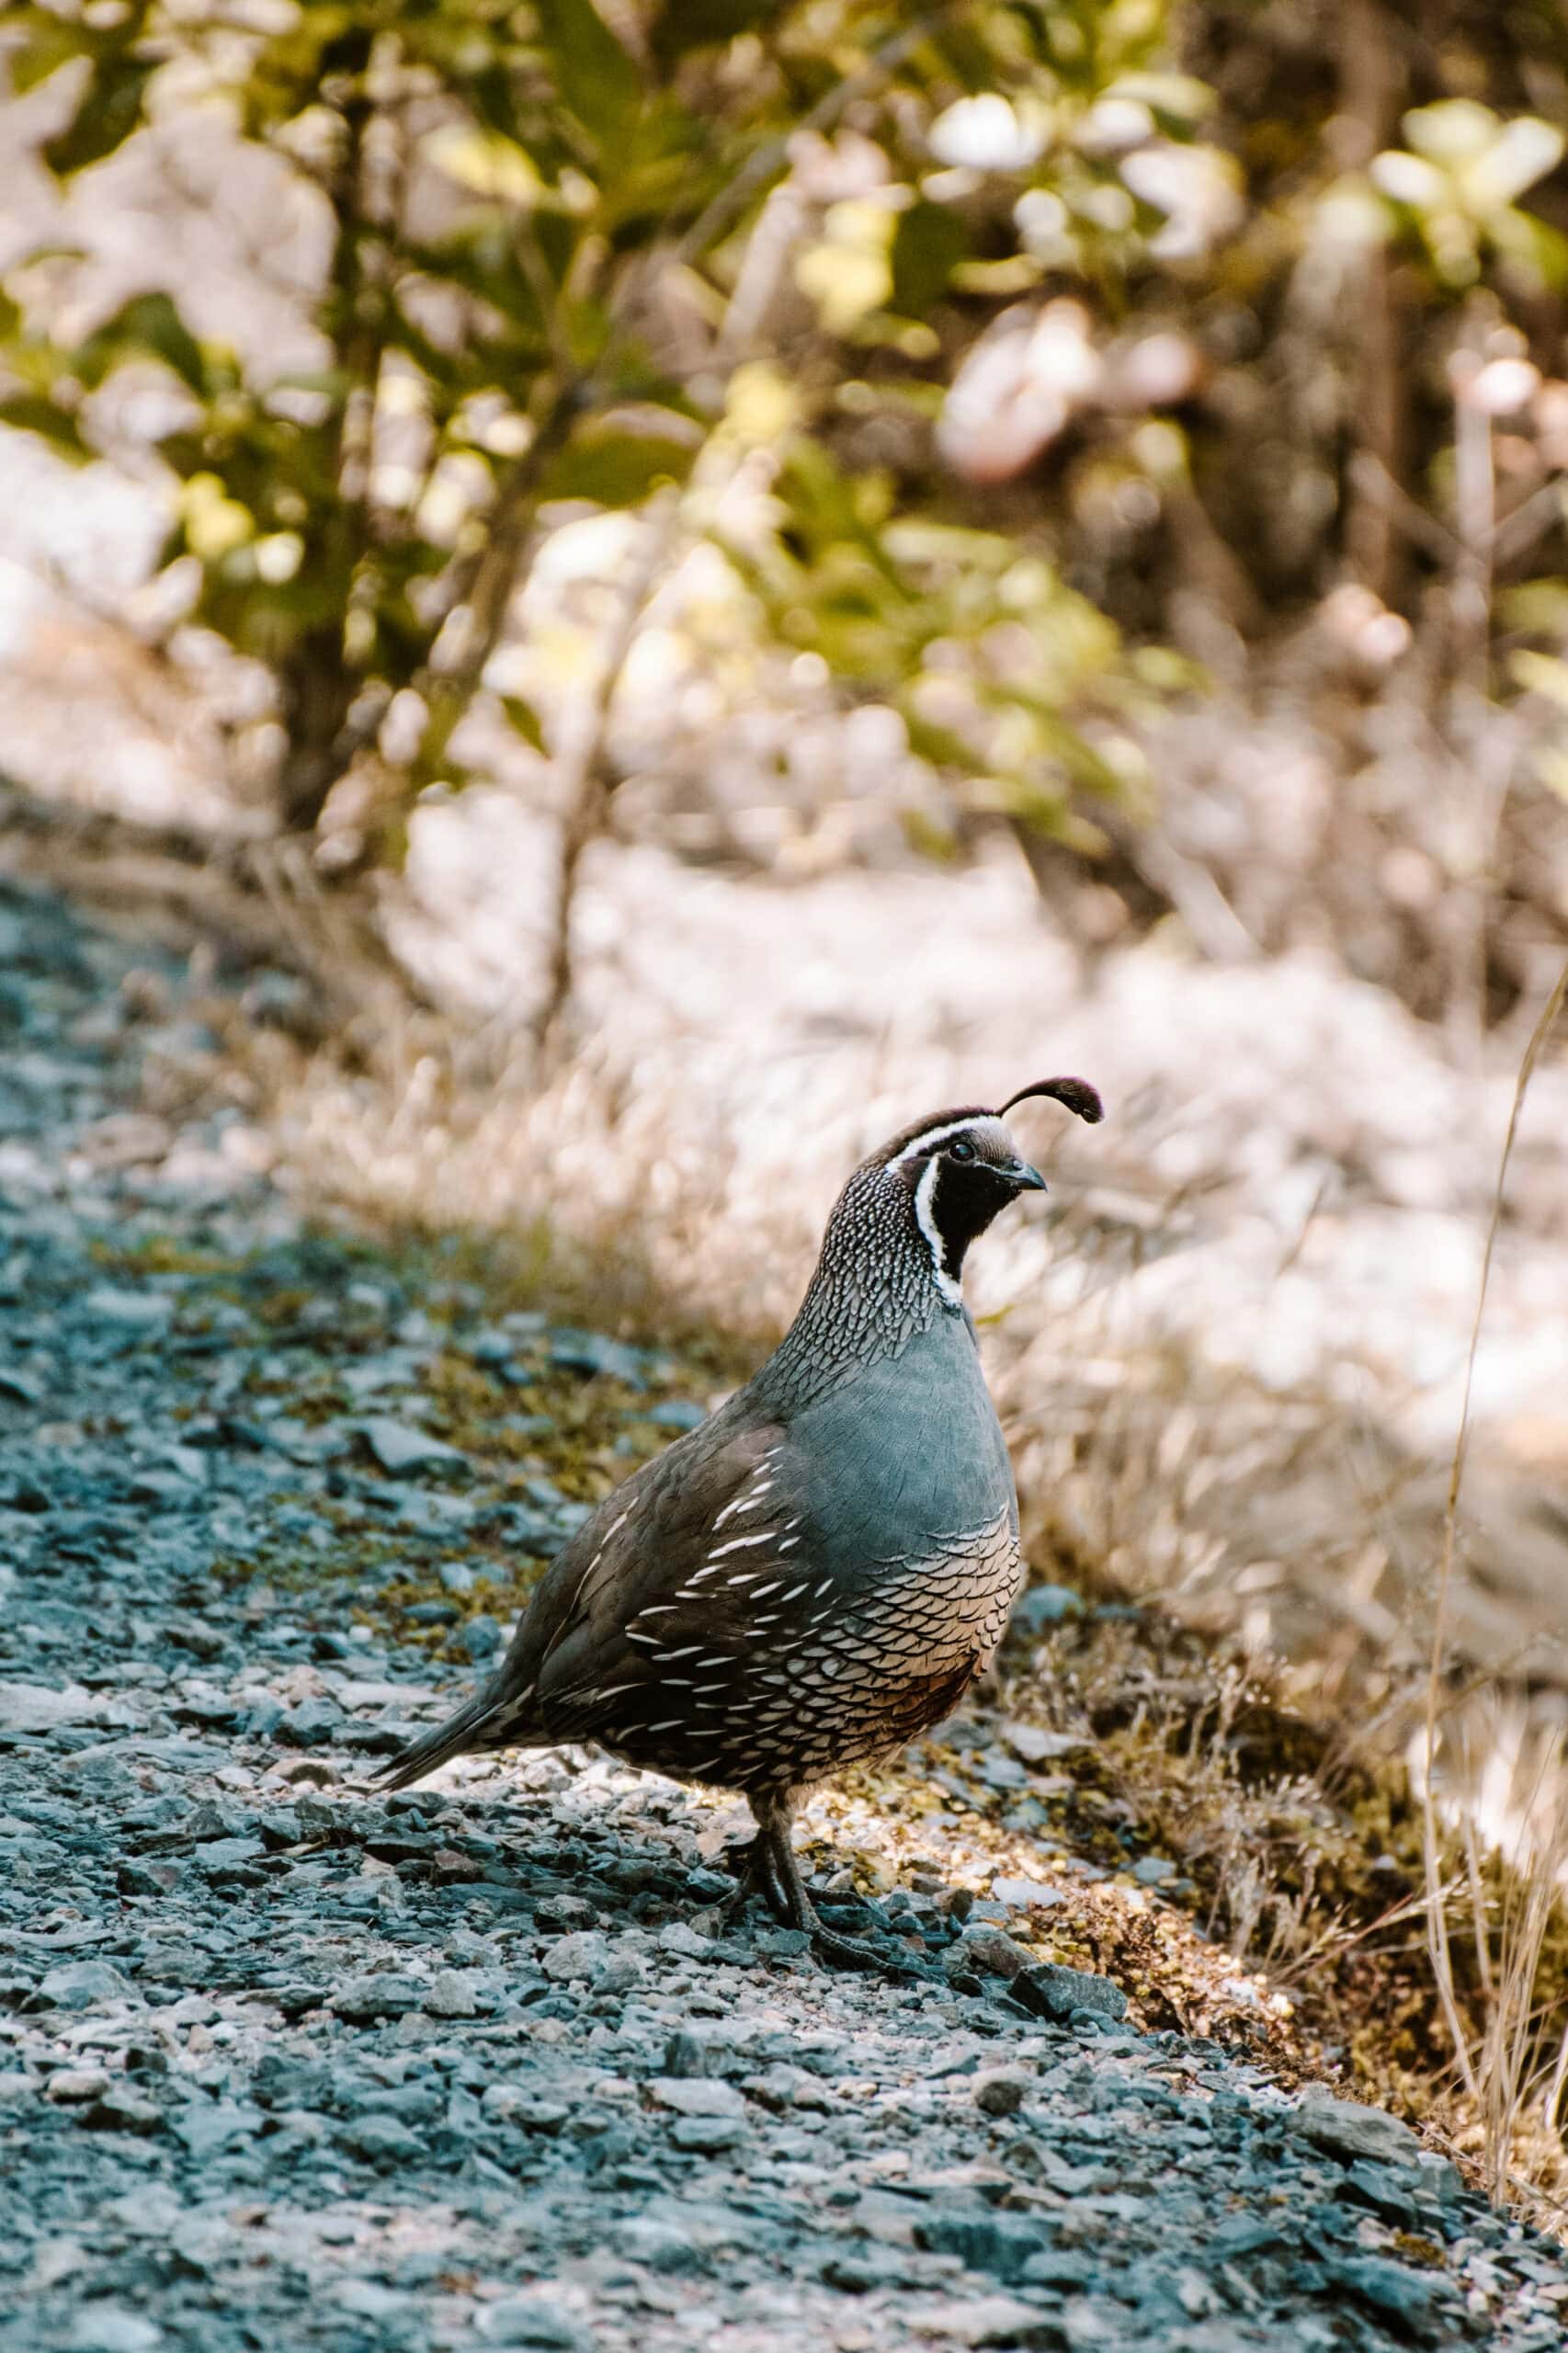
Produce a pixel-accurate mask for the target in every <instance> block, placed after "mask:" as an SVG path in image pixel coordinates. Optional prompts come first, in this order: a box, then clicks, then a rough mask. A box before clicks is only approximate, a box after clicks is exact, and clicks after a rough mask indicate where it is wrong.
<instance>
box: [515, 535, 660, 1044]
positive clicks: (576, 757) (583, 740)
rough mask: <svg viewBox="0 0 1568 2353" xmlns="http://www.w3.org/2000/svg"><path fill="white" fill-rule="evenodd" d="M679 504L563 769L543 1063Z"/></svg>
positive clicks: (609, 640)
mask: <svg viewBox="0 0 1568 2353" xmlns="http://www.w3.org/2000/svg"><path fill="white" fill-rule="evenodd" d="M679 513H680V501H679V499H678V497H677V496H676V494H675V493H673V492H666V493H665V496H664V500H663V504H662V507H661V511H660V512H659V513H658V515H656V516H655V517H652V518H651V519H650V522H649V525H648V530H647V534H646V537H645V539H644V540H643V544H642V548H641V550H640V551H639V552H638V556H637V560H636V562H635V563H634V564H633V565H632V567H631V572H630V573H629V574H628V576H627V579H626V582H625V585H624V586H623V588H622V591H621V599H620V605H619V609H618V610H617V613H616V616H615V620H614V621H613V622H612V624H611V626H610V629H609V631H608V634H607V636H606V639H605V644H604V654H603V658H602V660H601V661H600V664H599V672H598V676H597V678H596V679H595V681H594V687H593V692H592V694H591V696H590V697H589V699H588V702H587V707H586V709H585V711H584V714H583V722H582V725H581V727H580V729H579V731H578V733H577V738H576V741H575V743H574V745H572V747H571V748H570V750H569V751H568V752H567V753H566V755H565V756H564V757H563V759H562V771H563V778H564V782H565V786H566V809H565V814H564V817H563V818H562V829H561V852H560V863H559V866H558V868H557V870H556V880H555V905H554V909H553V916H552V922H551V954H550V975H549V980H548V983H547V985H546V989H545V994H544V997H543V1000H542V1002H541V1004H540V1009H539V1012H538V1013H537V1015H536V1016H535V1018H534V1023H533V1031H534V1038H535V1041H536V1043H537V1045H538V1047H539V1049H540V1054H541V1055H542V1054H543V1053H544V1051H545V1050H546V1049H547V1047H548V1045H549V1043H550V1040H551V1037H552V1035H553V1033H554V1031H555V1029H556V1027H557V1025H558V1023H559V1021H560V1019H561V1016H562V1013H563V1012H564V1010H565V1006H566V1001H567V999H568V997H569V996H570V995H571V993H572V909H573V903H574V899H575V896H576V889H577V870H578V867H579V866H580V865H581V863H582V859H583V853H584V851H585V849H586V848H587V847H588V845H589V843H590V842H592V841H594V840H595V839H597V836H598V835H599V834H600V833H601V832H602V831H603V829H604V822H605V815H606V813H607V811H608V807H609V800H610V793H611V790H612V789H613V788H612V787H611V786H610V784H609V783H608V779H607V778H606V774H605V739H606V736H607V735H608V732H609V718H610V708H611V705H612V704H613V703H614V700H615V690H616V688H617V687H618V686H619V684H620V677H621V673H622V671H623V670H624V669H625V667H626V661H627V656H628V655H629V654H630V653H631V648H632V646H633V644H634V643H635V642H636V638H637V632H638V630H639V629H640V628H641V626H642V617H643V614H644V613H645V612H646V610H647V608H648V599H649V597H650V596H651V595H652V593H653V585H654V583H655V581H656V580H657V577H658V574H659V572H660V569H661V567H662V566H663V563H664V561H665V555H666V553H667V552H668V550H669V545H670V541H671V540H672V538H673V537H674V534H675V528H676V519H677V517H678V516H679Z"/></svg>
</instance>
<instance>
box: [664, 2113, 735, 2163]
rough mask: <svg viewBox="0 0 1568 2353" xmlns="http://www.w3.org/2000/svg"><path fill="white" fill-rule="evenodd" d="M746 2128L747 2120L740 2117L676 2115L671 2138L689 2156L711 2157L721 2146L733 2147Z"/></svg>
mask: <svg viewBox="0 0 1568 2353" xmlns="http://www.w3.org/2000/svg"><path fill="white" fill-rule="evenodd" d="M744 2131H745V2124H744V2120H743V2119H742V2118H740V2117H738V2116H677V2117H676V2120H675V2122H674V2123H673V2124H672V2125H671V2127H670V2141H671V2143H672V2145H673V2146H674V2147H676V2148H677V2149H683V2150H684V2151H685V2152H686V2153H687V2155H688V2156H697V2157H711V2156H716V2155H717V2154H719V2152H720V2150H721V2149H733V2147H734V2145H735V2143H736V2142H737V2141H738V2140H739V2139H740V2138H741V2136H742V2134H743V2133H744Z"/></svg>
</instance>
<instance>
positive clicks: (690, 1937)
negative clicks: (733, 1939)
mask: <svg viewBox="0 0 1568 2353" xmlns="http://www.w3.org/2000/svg"><path fill="white" fill-rule="evenodd" d="M658 1945H659V1950H660V1951H661V1952H673V1953H678V1954H680V1955H681V1957H682V1958H683V1959H685V1960H687V1961H710V1960H711V1959H712V1946H711V1944H710V1941H709V1939H708V1938H706V1937H699V1935H698V1933H697V1930H696V1929H695V1928H689V1927H687V1924H686V1922H685V1921H684V1920H672V1921H671V1922H670V1924H669V1927H667V1928H661V1929H660V1930H659V1936H658Z"/></svg>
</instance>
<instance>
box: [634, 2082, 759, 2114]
mask: <svg viewBox="0 0 1568 2353" xmlns="http://www.w3.org/2000/svg"><path fill="white" fill-rule="evenodd" d="M648 2097H649V2098H650V2099H651V2100H652V2101H653V2104H654V2106H655V2107H656V2108H668V2109H674V2110H675V2112H676V2115H677V2116H744V2114H745V2109H746V2104H745V2100H744V2097H743V2096H742V2094H741V2093H740V2092H739V2091H738V2090H737V2089H736V2087H735V2086H734V2085H733V2084H726V2083H724V2082H723V2081H722V2079H721V2078H720V2077H718V2076H714V2075H655V2076H654V2077H653V2081H652V2082H651V2083H650V2084H649V2086H648Z"/></svg>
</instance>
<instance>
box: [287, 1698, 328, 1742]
mask: <svg viewBox="0 0 1568 2353" xmlns="http://www.w3.org/2000/svg"><path fill="white" fill-rule="evenodd" d="M342 1722H343V1711H342V1709H341V1708H340V1707H339V1706H338V1705H337V1702H336V1700H335V1699H302V1700H301V1703H300V1705H299V1706H298V1707H297V1708H290V1711H289V1712H288V1714H287V1715H286V1716H282V1717H280V1718H279V1720H278V1726H277V1737H278V1739H279V1740H281V1741H286V1742H287V1743H288V1745H289V1746H290V1748H324V1747H325V1746H327V1745H329V1743H330V1742H331V1740H332V1738H333V1735H334V1733H336V1732H337V1730H338V1729H339V1727H340V1726H341V1724H342Z"/></svg>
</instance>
